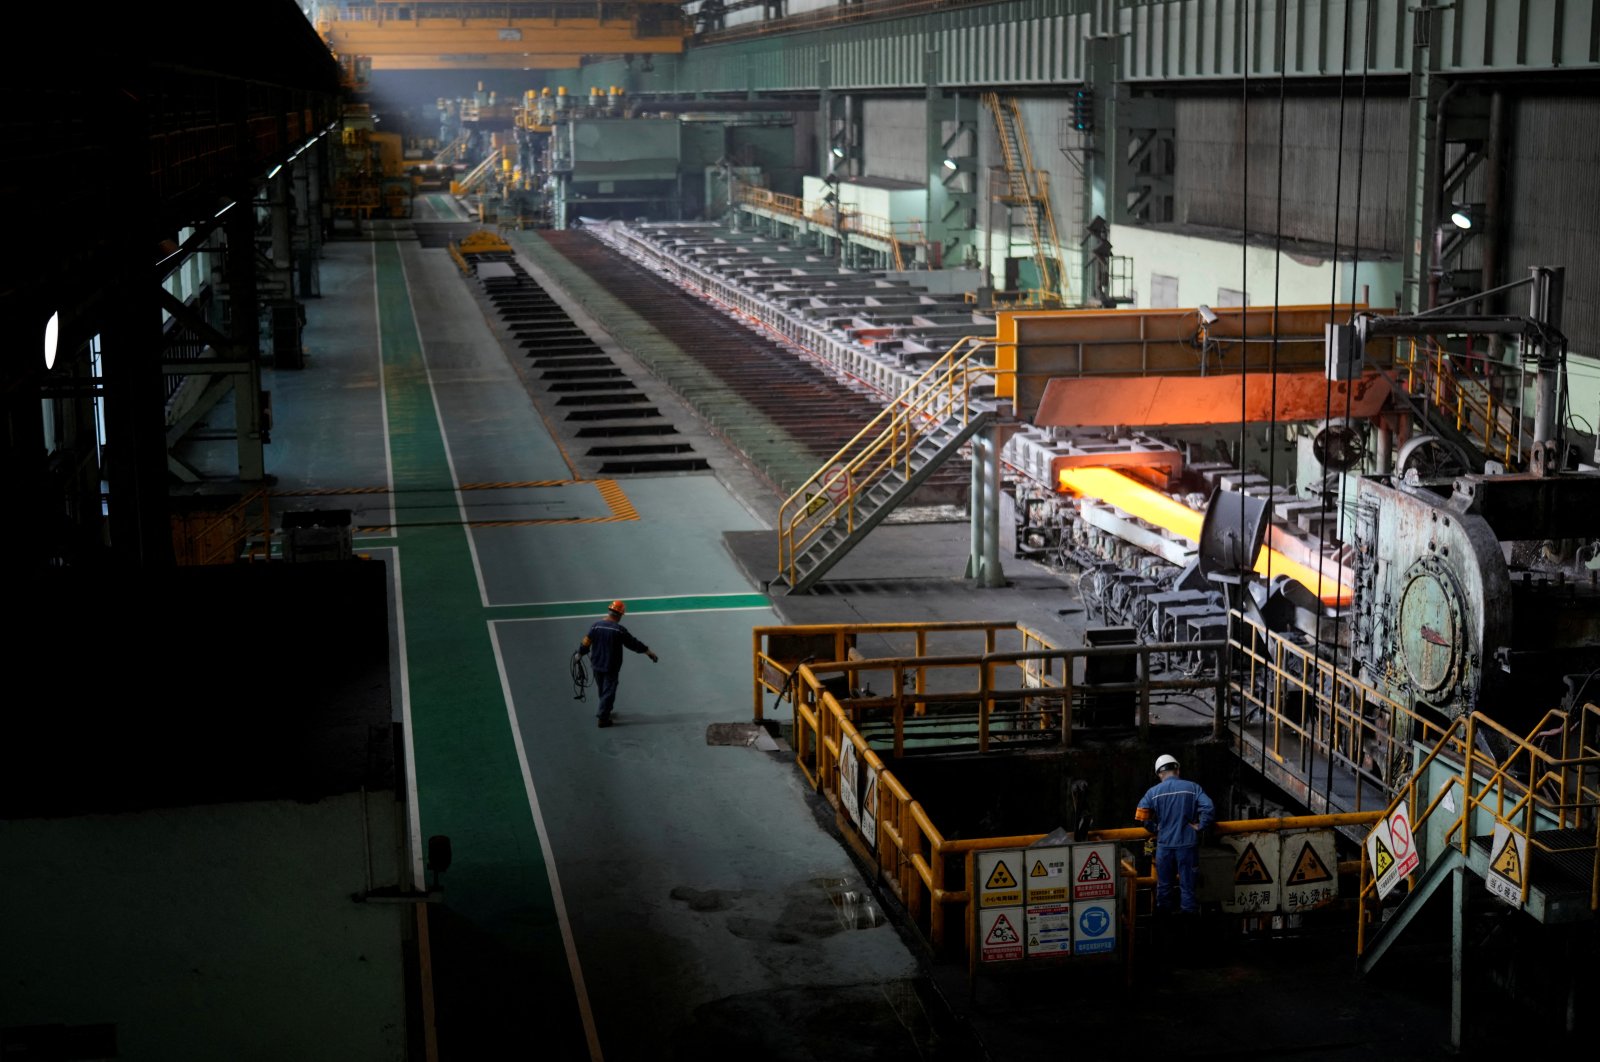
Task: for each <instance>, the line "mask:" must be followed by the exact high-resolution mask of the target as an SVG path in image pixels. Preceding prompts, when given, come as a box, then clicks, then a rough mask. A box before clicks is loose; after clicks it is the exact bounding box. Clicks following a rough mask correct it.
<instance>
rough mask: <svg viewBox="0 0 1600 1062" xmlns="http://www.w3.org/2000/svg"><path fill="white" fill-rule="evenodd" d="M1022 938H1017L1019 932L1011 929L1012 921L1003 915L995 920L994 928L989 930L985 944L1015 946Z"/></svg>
mask: <svg viewBox="0 0 1600 1062" xmlns="http://www.w3.org/2000/svg"><path fill="white" fill-rule="evenodd" d="M1021 939H1022V938H1021V937H1019V936H1017V931H1016V930H1015V929H1012V928H1011V921H1010V919H1008V918H1006V916H1005V915H1001V916H1000V917H999V918H996V919H995V920H994V927H993V928H992V929H990V930H989V935H988V936H987V937H985V938H984V940H983V942H984V943H985V944H1015V943H1016V942H1017V941H1019V940H1021Z"/></svg>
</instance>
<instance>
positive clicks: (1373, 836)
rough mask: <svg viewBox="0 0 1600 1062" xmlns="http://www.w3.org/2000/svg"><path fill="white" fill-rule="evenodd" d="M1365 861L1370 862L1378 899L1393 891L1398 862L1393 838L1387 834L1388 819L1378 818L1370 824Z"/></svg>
mask: <svg viewBox="0 0 1600 1062" xmlns="http://www.w3.org/2000/svg"><path fill="white" fill-rule="evenodd" d="M1367 861H1368V862H1369V863H1371V864H1372V880H1373V881H1374V882H1376V883H1377V887H1378V899H1380V900H1381V899H1384V898H1385V897H1387V896H1388V895H1389V894H1390V893H1391V892H1393V891H1394V887H1395V884H1396V883H1397V882H1398V881H1399V880H1400V874H1399V872H1398V871H1397V870H1396V869H1395V868H1397V867H1398V866H1399V865H1400V864H1399V862H1398V861H1397V860H1396V859H1395V857H1394V839H1393V838H1392V837H1390V836H1389V820H1388V819H1380V820H1379V821H1378V822H1375V823H1373V824H1372V832H1371V833H1369V834H1367Z"/></svg>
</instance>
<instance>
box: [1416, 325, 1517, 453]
mask: <svg viewBox="0 0 1600 1062" xmlns="http://www.w3.org/2000/svg"><path fill="white" fill-rule="evenodd" d="M1401 350H1402V353H1401V355H1400V366H1399V367H1400V368H1403V369H1404V370H1405V375H1404V377H1403V379H1404V380H1405V388H1406V393H1407V394H1410V395H1412V396H1413V397H1416V398H1422V399H1425V400H1427V401H1428V402H1430V403H1432V404H1433V406H1434V408H1435V409H1437V410H1438V411H1439V412H1440V413H1441V414H1444V415H1445V416H1448V417H1450V418H1452V419H1453V420H1454V422H1455V427H1456V430H1457V431H1459V432H1461V433H1462V434H1463V435H1466V436H1469V437H1470V438H1471V439H1472V440H1473V441H1474V442H1475V443H1476V444H1477V446H1478V449H1480V450H1482V451H1483V453H1484V454H1486V455H1488V456H1490V457H1493V458H1496V459H1498V460H1500V461H1503V462H1505V464H1506V467H1508V468H1514V467H1517V466H1518V465H1520V464H1521V463H1522V453H1521V449H1520V446H1519V442H1518V439H1517V432H1516V427H1517V421H1518V420H1519V419H1520V417H1521V412H1520V410H1518V409H1517V408H1516V407H1515V406H1511V405H1508V404H1507V403H1505V402H1504V401H1497V399H1496V398H1495V389H1494V387H1493V386H1492V383H1493V380H1492V378H1491V379H1490V380H1489V381H1487V382H1486V381H1484V380H1477V379H1474V378H1472V377H1470V376H1466V375H1463V374H1462V373H1460V372H1458V371H1456V364H1455V359H1454V357H1453V356H1452V355H1451V354H1450V352H1449V351H1447V350H1445V349H1444V347H1443V346H1442V345H1440V344H1439V343H1437V342H1433V341H1426V342H1425V345H1424V347H1423V348H1422V349H1418V343H1417V341H1416V340H1414V339H1413V340H1411V342H1410V343H1409V344H1406V345H1404V346H1403V347H1402V348H1401ZM1484 364H1485V365H1486V366H1489V368H1490V369H1491V371H1492V370H1493V368H1494V366H1493V364H1492V363H1489V362H1485V363H1484Z"/></svg>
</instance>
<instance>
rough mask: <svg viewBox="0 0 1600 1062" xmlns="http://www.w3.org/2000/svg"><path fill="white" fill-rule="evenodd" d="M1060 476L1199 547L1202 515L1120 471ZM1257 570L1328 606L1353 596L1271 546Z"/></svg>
mask: <svg viewBox="0 0 1600 1062" xmlns="http://www.w3.org/2000/svg"><path fill="white" fill-rule="evenodd" d="M1060 476H1061V489H1062V490H1068V491H1071V492H1072V493H1073V494H1077V495H1081V496H1088V497H1091V498H1099V499H1100V500H1101V501H1104V502H1106V503H1108V504H1110V505H1115V506H1116V507H1117V508H1118V509H1121V510H1122V511H1123V512H1125V513H1127V514H1128V515H1129V516H1135V517H1138V518H1139V519H1140V520H1143V521H1145V522H1146V523H1151V524H1155V525H1156V526H1157V527H1164V528H1166V529H1167V530H1168V531H1171V532H1172V533H1173V534H1175V535H1181V536H1183V537H1184V538H1186V539H1188V540H1189V541H1190V542H1194V543H1197V544H1198V543H1199V541H1200V525H1201V523H1202V522H1203V520H1204V515H1203V514H1201V513H1197V512H1195V511H1194V510H1193V509H1191V508H1189V507H1188V506H1187V505H1185V504H1183V503H1182V502H1180V501H1177V500H1175V499H1173V498H1169V497H1167V496H1166V495H1165V494H1162V493H1161V492H1160V491H1158V490H1154V489H1152V488H1150V487H1147V486H1145V485H1144V484H1143V483H1140V482H1138V481H1137V480H1133V479H1129V478H1128V477H1127V476H1125V475H1123V474H1122V473H1120V472H1116V471H1113V470H1112V469H1109V468H1063V469H1062V470H1061V472H1060ZM1256 571H1258V572H1260V573H1261V574H1262V575H1266V576H1273V575H1287V576H1288V577H1289V578H1291V579H1294V580H1296V581H1297V582H1299V583H1300V584H1301V585H1302V586H1304V587H1306V588H1307V589H1309V590H1312V591H1320V593H1319V596H1320V597H1321V598H1322V601H1323V602H1324V603H1325V604H1329V605H1348V604H1349V603H1350V601H1351V600H1352V598H1353V596H1354V595H1353V593H1352V592H1351V590H1350V588H1349V587H1348V586H1345V585H1344V584H1343V583H1341V582H1339V580H1338V579H1337V578H1336V577H1335V576H1333V575H1330V574H1328V573H1325V572H1324V573H1319V572H1318V571H1317V570H1316V569H1315V568H1312V567H1310V566H1309V565H1305V564H1301V563H1300V562H1299V561H1297V560H1293V559H1291V558H1289V557H1286V556H1284V555H1283V554H1282V553H1280V552H1278V551H1277V550H1275V549H1273V548H1271V547H1270V546H1262V547H1261V553H1260V555H1259V556H1257V557H1256Z"/></svg>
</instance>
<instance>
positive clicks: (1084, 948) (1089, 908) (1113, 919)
mask: <svg viewBox="0 0 1600 1062" xmlns="http://www.w3.org/2000/svg"><path fill="white" fill-rule="evenodd" d="M1116 947H1117V911H1116V901H1115V900H1085V901H1084V902H1083V903H1075V904H1073V905H1072V954H1074V955H1098V954H1102V953H1104V952H1108V951H1115V950H1116Z"/></svg>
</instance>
